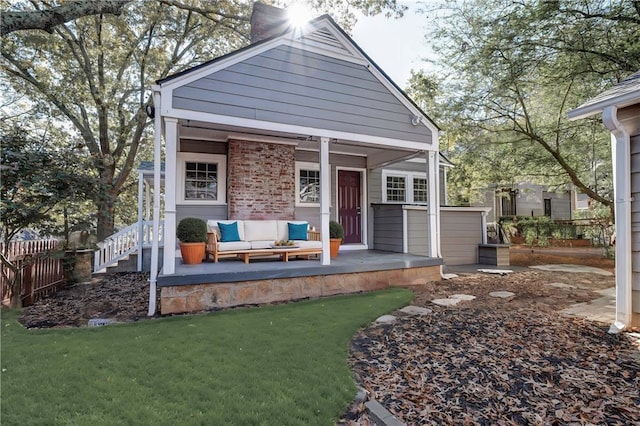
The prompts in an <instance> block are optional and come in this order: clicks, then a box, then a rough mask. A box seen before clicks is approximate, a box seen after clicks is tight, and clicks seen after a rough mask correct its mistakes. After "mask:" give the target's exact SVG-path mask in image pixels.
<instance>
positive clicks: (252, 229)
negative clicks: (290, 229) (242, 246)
mask: <svg viewBox="0 0 640 426" xmlns="http://www.w3.org/2000/svg"><path fill="white" fill-rule="evenodd" d="M241 237H242V236H241ZM277 239H278V225H277V221H275V220H245V221H244V238H242V240H243V241H271V242H273V241H275V240H277Z"/></svg>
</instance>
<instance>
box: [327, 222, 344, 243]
mask: <svg viewBox="0 0 640 426" xmlns="http://www.w3.org/2000/svg"><path fill="white" fill-rule="evenodd" d="M329 238H339V239H341V240H342V239H343V238H344V228H343V227H342V225H340V224H339V223H338V222H336V221H335V220H332V221H331V222H329Z"/></svg>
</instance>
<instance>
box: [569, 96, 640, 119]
mask: <svg viewBox="0 0 640 426" xmlns="http://www.w3.org/2000/svg"><path fill="white" fill-rule="evenodd" d="M639 102H640V89H637V90H634V91H632V92H628V93H625V94H624V95H620V96H616V97H614V98H607V99H603V100H601V101H600V102H596V103H594V104H591V105H585V106H584V107H582V106H580V107H578V108H576V109H572V110H571V111H569V112H568V113H567V117H568V118H569V120H571V121H574V120H579V119H581V118H586V117H589V116H592V115H594V114H598V113H601V112H602V111H603V110H604V109H605V108H606V107H608V106H615V107H617V108H618V109H621V108H625V107H628V106H630V105H634V104H637V103H639Z"/></svg>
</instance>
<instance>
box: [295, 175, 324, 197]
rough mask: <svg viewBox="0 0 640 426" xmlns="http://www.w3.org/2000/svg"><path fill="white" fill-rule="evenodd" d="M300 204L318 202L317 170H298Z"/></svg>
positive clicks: (318, 177)
mask: <svg viewBox="0 0 640 426" xmlns="http://www.w3.org/2000/svg"><path fill="white" fill-rule="evenodd" d="M300 202H301V203H319V202H320V172H319V171H318V170H300Z"/></svg>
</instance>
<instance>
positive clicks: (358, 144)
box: [151, 3, 480, 309]
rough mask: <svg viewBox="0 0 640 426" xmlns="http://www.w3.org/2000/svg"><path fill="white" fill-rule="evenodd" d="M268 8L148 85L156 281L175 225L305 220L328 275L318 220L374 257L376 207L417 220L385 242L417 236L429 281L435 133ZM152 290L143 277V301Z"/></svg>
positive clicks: (389, 89) (413, 111)
mask: <svg viewBox="0 0 640 426" xmlns="http://www.w3.org/2000/svg"><path fill="white" fill-rule="evenodd" d="M256 11H257V12H258V13H256ZM279 11H281V10H280V9H276V8H272V7H269V6H265V5H261V4H259V3H258V4H256V6H254V14H253V15H252V44H250V45H249V46H247V47H245V48H243V49H240V50H238V51H235V52H232V53H230V54H228V55H225V56H222V57H220V58H217V59H215V60H213V61H210V62H207V63H204V64H202V65H200V66H197V67H195V68H192V69H189V70H186V71H184V72H181V73H178V74H175V75H173V76H170V77H167V78H165V79H163V80H160V81H158V82H157V84H156V85H154V86H153V92H154V104H155V120H156V121H155V137H156V140H155V143H156V153H155V163H156V168H157V170H156V174H157V176H156V177H155V179H156V182H157V185H159V182H160V176H159V173H160V171H159V164H160V161H159V160H160V151H161V136H162V139H163V140H164V150H165V169H166V171H165V175H164V181H165V190H164V215H163V216H164V246H165V250H164V254H163V258H164V262H163V263H164V265H163V270H162V273H161V276H160V278H159V279H160V280H165V281H166V282H168V281H171V282H175V281H176V280H177V278H176V277H177V275H178V274H179V272H177V266H180V264H181V262H180V260H179V258H177V257H176V253H175V250H169V249H167V248H168V247H175V245H176V237H175V228H176V224H177V223H178V222H179V221H180V219H182V218H184V217H200V218H202V219H213V220H216V219H217V220H224V219H234V220H235V219H238V220H242V219H281V220H304V221H307V222H308V223H309V224H310V225H311V226H314V227H316V228H317V229H318V230H320V231H321V240H322V243H323V254H322V256H321V262H319V263H318V264H319V265H320V266H328V265H330V263H331V262H330V259H329V245H328V244H329V241H328V239H329V238H328V236H329V221H330V220H332V219H335V220H338V221H340V222H341V223H342V224H343V225H344V227H345V244H344V245H343V247H342V248H341V251H342V250H349V249H375V248H377V247H376V246H375V241H376V237H380V236H381V232H382V231H380V230H379V228H376V224H375V220H376V219H375V214H376V211H379V209H376V206H377V205H379V204H388V205H390V206H399V207H400V209H399V210H398V211H399V212H403V211H407V209H406V208H405V206H408V207H411V208H412V209H413V210H411V211H412V212H414V211H415V213H417V214H418V216H419V217H418V219H419V222H420V225H419V227H418V228H419V232H412V230H411V229H412V228H407V227H406V226H405V228H404V229H403V228H402V226H401V228H400V229H399V232H395V233H393V234H391V235H390V238H391V239H393V240H397V241H399V245H400V247H401V248H402V247H405V248H406V247H407V240H408V238H409V234H410V235H411V236H412V237H413V238H414V239H419V240H420V241H421V244H423V245H421V246H420V250H421V253H424V254H423V255H424V256H425V257H428V258H430V259H433V260H434V261H433V262H432V263H430V265H435V268H436V270H437V271H439V265H441V264H442V260H441V254H440V230H439V226H440V211H439V198H442V197H443V195H441V194H440V193H439V191H438V188H439V187H440V185H439V183H438V180H439V176H440V175H443V176H444V174H445V173H446V171H445V170H444V169H442V170H441V167H440V161H441V157H440V156H439V152H438V132H439V129H438V127H437V126H436V125H435V124H434V123H433V122H432V121H431V119H430V118H429V117H428V116H427V115H426V114H425V113H424V112H423V111H422V110H421V109H420V108H419V107H418V106H417V105H416V104H415V103H413V102H412V101H411V100H410V99H409V98H408V97H407V96H406V94H405V93H404V92H403V91H402V90H400V88H398V86H396V85H395V84H394V83H393V82H392V81H391V80H390V79H389V77H388V76H387V75H386V74H385V73H384V72H383V71H382V70H381V69H380V68H379V67H378V66H377V65H376V64H375V63H374V62H373V61H372V60H371V59H370V58H369V57H368V56H367V55H366V54H365V53H364V52H363V51H362V50H361V49H360V48H359V47H358V46H357V45H356V43H355V42H354V41H353V40H352V39H351V38H350V37H349V36H348V35H347V34H346V33H345V32H344V31H343V30H342V29H341V28H340V27H339V26H338V25H337V24H336V23H335V22H334V21H333V20H332V19H331V18H330V17H329V16H327V15H324V16H321V17H319V18H317V19H314V20H312V21H310V22H309V23H307V24H306V25H305V26H304V27H303V28H292V27H290V26H289V25H288V24H286V25H285V24H284V23H283V22H282V19H281V18H282V16H281V15H280V12H279ZM447 166H448V165H446V164H445V167H447ZM155 194H156V195H157V197H156V200H155V205H154V213H155V217H154V220H156V221H157V220H159V213H160V212H159V209H158V208H159V206H160V199H159V192H157V193H155ZM404 214H405V215H406V213H404ZM479 217H480V215H479V213H478V218H479ZM478 228H480V227H479V226H478ZM385 231H388V229H387V230H385ZM156 246H157V245H156ZM474 250H475V247H474ZM400 252H403V251H402V250H400ZM404 252H405V253H406V252H407V251H406V250H405V251H404ZM157 256H158V250H157V247H156V248H154V250H153V255H152V265H156V264H157V261H158V259H157ZM153 257H155V259H154V258H153ZM156 270H157V269H156ZM203 276H204V277H205V278H206V274H205V275H203ZM438 276H439V272H438ZM205 278H202V279H205ZM155 280H156V275H155V270H154V268H152V291H153V292H155V288H154V286H153V284H155ZM190 280H191V282H194V280H195V279H194V278H190ZM209 280H211V278H209ZM208 282H211V281H208ZM164 288H165V287H163V289H164ZM207 297H209V298H211V296H207ZM307 297H308V296H307ZM151 299H153V295H152V297H151ZM163 309H164V305H163Z"/></svg>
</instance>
